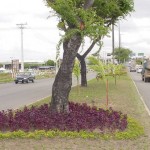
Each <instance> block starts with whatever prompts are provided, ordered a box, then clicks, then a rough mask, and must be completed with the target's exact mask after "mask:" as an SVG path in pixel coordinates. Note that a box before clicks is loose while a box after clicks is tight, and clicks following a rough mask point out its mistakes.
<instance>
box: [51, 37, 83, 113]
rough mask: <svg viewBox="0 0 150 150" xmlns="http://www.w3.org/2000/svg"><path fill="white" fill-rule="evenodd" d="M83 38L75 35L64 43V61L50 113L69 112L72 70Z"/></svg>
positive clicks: (55, 86)
mask: <svg viewBox="0 0 150 150" xmlns="http://www.w3.org/2000/svg"><path fill="white" fill-rule="evenodd" d="M81 42H82V41H81V36H80V35H74V36H73V37H71V39H69V40H68V41H67V40H66V41H64V43H63V49H64V54H63V61H62V63H61V66H60V68H59V71H58V73H57V75H56V78H55V81H54V84H53V87H52V98H51V103H50V111H52V112H58V113H61V112H66V113H67V112H68V111H69V107H68V96H69V92H70V90H71V86H72V70H73V65H74V60H75V57H76V55H77V52H78V49H79V47H80V45H81Z"/></svg>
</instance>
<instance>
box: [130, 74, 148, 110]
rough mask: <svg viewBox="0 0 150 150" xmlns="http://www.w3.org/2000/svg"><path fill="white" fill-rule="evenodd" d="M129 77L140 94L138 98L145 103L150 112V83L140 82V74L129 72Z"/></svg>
mask: <svg viewBox="0 0 150 150" xmlns="http://www.w3.org/2000/svg"><path fill="white" fill-rule="evenodd" d="M130 76H131V78H132V79H133V81H134V82H135V85H136V87H137V89H138V91H139V93H140V96H141V97H142V99H143V101H144V102H145V104H146V106H147V108H148V109H149V110H150V82H144V81H142V77H141V74H140V73H137V72H130Z"/></svg>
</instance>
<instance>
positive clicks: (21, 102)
mask: <svg viewBox="0 0 150 150" xmlns="http://www.w3.org/2000/svg"><path fill="white" fill-rule="evenodd" d="M92 78H95V73H93V72H90V73H88V74H87V79H88V80H90V79H92ZM53 82H54V78H49V79H41V80H35V83H32V82H31V83H28V84H27V83H24V84H22V83H18V84H15V83H14V82H13V83H5V84H0V110H7V109H17V108H20V107H23V106H25V105H29V104H31V103H34V102H36V101H38V100H40V99H43V98H45V97H48V96H51V92H52V85H53ZM75 85H76V79H73V82H72V86H75Z"/></svg>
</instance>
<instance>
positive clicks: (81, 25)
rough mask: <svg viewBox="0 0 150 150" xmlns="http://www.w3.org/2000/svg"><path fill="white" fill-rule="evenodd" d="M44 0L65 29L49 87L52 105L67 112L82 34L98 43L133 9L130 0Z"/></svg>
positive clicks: (59, 26)
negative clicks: (55, 71)
mask: <svg viewBox="0 0 150 150" xmlns="http://www.w3.org/2000/svg"><path fill="white" fill-rule="evenodd" d="M45 1H46V3H47V6H48V7H51V8H52V9H53V15H56V16H57V17H58V18H59V23H58V25H57V27H58V28H59V29H60V30H63V31H64V36H62V38H61V40H60V42H59V43H58V48H59V46H60V45H61V44H62V43H63V50H64V53H63V61H62V63H61V66H60V69H59V71H58V73H57V75H56V78H55V81H54V84H53V88H52V99H51V109H52V110H53V111H57V112H68V95H69V92H70V90H71V85H72V71H73V65H74V61H75V57H76V56H77V53H78V50H79V47H80V46H81V43H82V42H83V40H84V37H89V38H90V39H91V40H92V41H94V44H95V43H98V42H99V40H100V38H101V37H104V36H106V35H107V34H108V32H109V30H110V28H109V25H111V24H115V22H116V21H117V19H119V18H122V17H123V18H124V17H125V16H126V15H128V14H129V13H130V12H131V11H132V10H133V0H45ZM94 44H93V45H94ZM86 55H87V53H86V54H85V56H86Z"/></svg>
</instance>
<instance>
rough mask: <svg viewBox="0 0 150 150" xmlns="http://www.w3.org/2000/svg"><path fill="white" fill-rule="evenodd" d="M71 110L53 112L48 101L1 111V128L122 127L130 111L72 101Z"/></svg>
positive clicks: (63, 129) (72, 129) (123, 127)
mask: <svg viewBox="0 0 150 150" xmlns="http://www.w3.org/2000/svg"><path fill="white" fill-rule="evenodd" d="M69 110H70V111H69V113H67V114H66V113H64V114H63V113H61V114H60V113H51V112H50V111H49V105H47V104H45V105H42V106H40V107H32V108H30V109H29V108H27V107H24V109H23V110H17V111H16V112H15V113H13V111H12V110H8V111H1V112H0V130H1V131H17V130H24V131H33V130H41V129H43V130H56V129H57V130H61V131H80V130H88V131H93V130H95V129H98V131H100V132H104V131H106V130H107V131H116V130H120V131H123V130H125V129H126V128H127V115H124V114H122V113H121V112H117V111H114V110H113V109H112V108H109V109H108V110H104V109H101V108H99V109H98V108H96V107H90V106H88V105H87V104H86V103H83V104H79V103H73V102H70V103H69Z"/></svg>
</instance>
